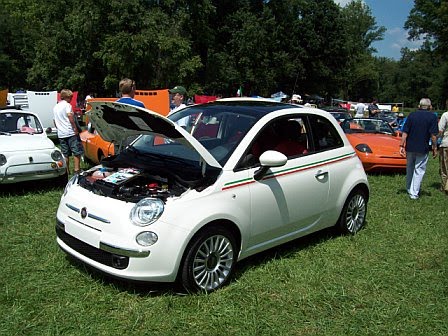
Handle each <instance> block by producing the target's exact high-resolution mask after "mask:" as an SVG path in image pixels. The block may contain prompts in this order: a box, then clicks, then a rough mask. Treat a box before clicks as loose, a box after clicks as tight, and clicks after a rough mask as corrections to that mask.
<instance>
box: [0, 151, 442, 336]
mask: <svg viewBox="0 0 448 336" xmlns="http://www.w3.org/2000/svg"><path fill="white" fill-rule="evenodd" d="M404 180H405V176H404V175H370V176H369V181H370V184H371V198H370V202H369V209H368V217H367V226H366V228H365V229H363V230H362V231H361V232H360V233H359V234H358V235H356V236H353V237H352V236H335V235H333V234H332V233H331V232H330V231H324V232H320V233H317V234H314V235H312V236H310V237H308V238H304V239H299V240H296V241H294V242H292V243H289V244H287V245H285V246H282V247H279V248H276V249H272V250H270V251H268V252H266V253H263V254H261V255H258V256H256V257H253V258H249V259H248V260H244V261H242V262H241V263H239V264H238V265H237V271H236V274H235V276H234V278H233V279H232V281H231V282H230V284H229V285H228V286H227V287H225V288H223V289H221V290H219V291H217V292H215V293H213V294H210V295H203V294H197V295H183V294H182V293H178V291H177V289H176V288H175V287H174V286H172V285H156V284H149V285H135V284H127V283H122V282H119V281H116V280H111V279H108V278H106V277H104V276H102V275H99V274H97V273H94V272H91V271H90V270H88V269H86V268H85V267H83V266H82V265H78V264H76V263H74V262H72V261H71V260H70V259H68V258H67V257H66V256H65V254H64V253H63V252H62V251H61V250H60V249H59V248H58V247H57V245H56V242H55V233H54V225H55V213H56V209H57V206H58V202H59V197H60V195H61V192H62V190H60V189H54V188H53V189H52V188H46V189H43V188H42V186H39V185H35V184H29V185H27V188H28V187H29V190H24V191H17V192H13V193H11V192H9V191H3V192H2V193H1V194H0V212H1V214H0V235H1V240H0V247H1V248H0V251H1V254H0V265H1V276H0V285H1V286H0V290H1V291H0V310H1V311H0V316H1V317H0V335H5V336H6V335H8V336H9V335H219V334H224V335H425V336H426V335H448V299H447V297H448V272H447V271H448V257H447V249H448V248H447V247H448V237H447V232H448V216H447V211H448V207H447V204H448V197H446V196H445V195H443V194H442V193H441V192H439V191H438V187H439V176H438V162H437V160H430V163H429V168H428V172H427V175H426V176H425V179H424V182H423V195H422V197H421V198H420V199H419V200H417V201H411V200H410V199H409V198H408V197H407V194H406V192H405V189H404Z"/></svg>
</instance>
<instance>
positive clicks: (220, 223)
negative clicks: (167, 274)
mask: <svg viewBox="0 0 448 336" xmlns="http://www.w3.org/2000/svg"><path fill="white" fill-rule="evenodd" d="M217 227H219V228H223V229H225V230H228V231H229V232H230V233H231V234H232V235H233V237H234V238H235V240H236V246H238V251H237V254H236V255H237V259H236V262H238V256H239V254H240V252H241V243H242V234H241V231H240V229H239V227H238V226H237V225H236V224H235V223H234V222H232V221H231V220H228V219H215V220H213V221H210V222H208V223H207V224H205V225H203V226H202V227H201V228H200V229H199V230H197V231H196V232H195V233H194V235H192V236H191V238H190V240H189V241H188V243H187V244H186V245H185V249H184V250H183V252H182V258H181V259H180V263H179V265H178V269H177V276H176V279H177V280H178V279H179V277H180V275H181V273H182V272H181V269H182V265H183V264H184V262H185V258H186V256H187V251H188V249H189V248H190V246H191V245H192V244H193V242H194V240H195V239H196V237H197V236H199V234H200V233H201V232H203V231H204V230H206V229H210V228H217Z"/></svg>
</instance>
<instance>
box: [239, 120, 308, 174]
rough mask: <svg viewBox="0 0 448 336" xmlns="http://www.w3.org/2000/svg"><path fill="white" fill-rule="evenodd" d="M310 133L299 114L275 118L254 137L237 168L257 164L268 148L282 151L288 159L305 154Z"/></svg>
mask: <svg viewBox="0 0 448 336" xmlns="http://www.w3.org/2000/svg"><path fill="white" fill-rule="evenodd" d="M310 133H311V132H309V129H308V126H307V124H306V123H305V122H304V120H303V118H302V117H301V116H287V117H283V118H278V119H275V120H273V121H271V122H269V123H268V124H266V125H265V127H264V128H263V129H262V130H261V131H260V132H259V133H258V135H257V136H256V137H255V138H254V140H253V142H252V144H251V145H250V146H249V148H248V150H247V152H246V154H245V156H244V157H243V158H242V160H241V162H240V164H239V166H238V168H237V169H244V168H249V167H255V166H258V165H259V164H260V160H259V158H260V155H261V154H263V153H264V152H266V151H268V150H275V151H278V152H280V153H283V154H285V155H286V156H287V157H288V159H289V158H295V157H298V156H302V155H306V154H308V153H309V144H310V141H309V139H308V137H309V134H310Z"/></svg>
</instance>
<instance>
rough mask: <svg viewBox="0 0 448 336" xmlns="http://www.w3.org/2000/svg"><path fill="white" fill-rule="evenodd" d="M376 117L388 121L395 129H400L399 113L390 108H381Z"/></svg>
mask: <svg viewBox="0 0 448 336" xmlns="http://www.w3.org/2000/svg"><path fill="white" fill-rule="evenodd" d="M375 118H377V119H382V120H384V121H387V122H388V123H389V125H390V126H391V127H392V128H393V129H394V130H397V129H398V120H397V119H398V113H397V112H392V111H389V110H380V111H379V112H378V113H377V114H375Z"/></svg>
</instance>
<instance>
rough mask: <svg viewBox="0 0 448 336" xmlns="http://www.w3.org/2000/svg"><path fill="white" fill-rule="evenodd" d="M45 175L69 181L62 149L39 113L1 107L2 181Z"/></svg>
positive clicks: (37, 177) (35, 178) (21, 180)
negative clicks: (50, 137) (44, 126)
mask: <svg viewBox="0 0 448 336" xmlns="http://www.w3.org/2000/svg"><path fill="white" fill-rule="evenodd" d="M44 179H53V180H55V182H57V183H58V184H60V185H63V186H65V185H66V184H67V180H68V175H67V168H66V164H65V159H64V157H63V155H62V153H61V151H60V150H59V149H58V148H56V146H55V145H54V143H53V142H52V141H51V140H50V139H49V138H48V136H47V134H46V133H45V131H44V129H43V127H42V123H41V122H40V120H39V118H38V116H37V115H35V114H34V113H32V112H30V111H24V110H23V111H22V110H16V109H14V108H5V109H2V110H0V185H1V184H10V183H16V182H23V181H33V180H44Z"/></svg>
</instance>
